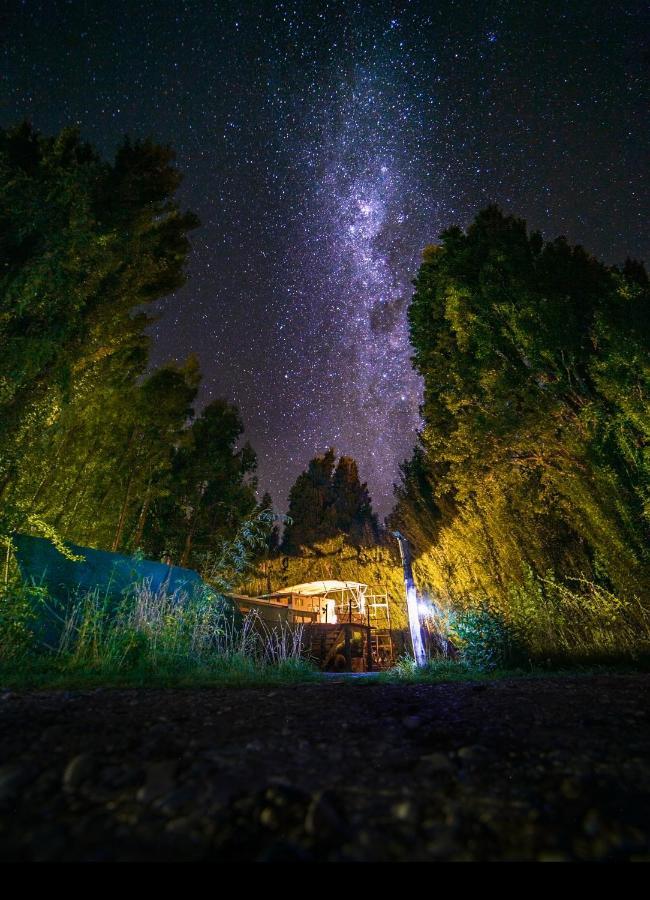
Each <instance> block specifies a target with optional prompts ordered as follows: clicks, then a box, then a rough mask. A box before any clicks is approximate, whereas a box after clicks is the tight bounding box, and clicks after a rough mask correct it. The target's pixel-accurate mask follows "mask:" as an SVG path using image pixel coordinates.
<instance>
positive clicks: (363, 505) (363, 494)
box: [282, 448, 378, 553]
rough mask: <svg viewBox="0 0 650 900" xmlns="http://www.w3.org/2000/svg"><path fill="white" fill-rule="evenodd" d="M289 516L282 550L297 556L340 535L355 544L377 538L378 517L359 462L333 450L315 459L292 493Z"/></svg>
mask: <svg viewBox="0 0 650 900" xmlns="http://www.w3.org/2000/svg"><path fill="white" fill-rule="evenodd" d="M288 516H289V518H290V520H291V523H290V524H288V525H287V526H286V528H285V532H284V539H283V542H282V548H283V550H284V551H285V552H287V553H297V552H299V550H300V548H301V547H306V546H311V545H313V544H316V543H318V542H319V541H322V540H326V539H327V538H330V537H333V536H335V535H337V534H344V535H346V536H347V537H349V538H350V540H351V542H352V543H354V544H368V543H372V542H373V540H375V539H376V537H377V528H378V526H377V516H376V515H375V514H374V513H373V511H372V502H371V499H370V494H369V492H368V486H367V484H365V482H364V483H363V484H362V483H361V481H360V479H359V470H358V468H357V464H356V462H355V461H354V460H353V459H352V458H351V457H349V456H341V457H340V458H339V460H338V463H337V462H336V452H335V451H334V450H333V449H332V448H330V449H329V450H327V451H326V452H325V453H323V454H321V455H319V456H316V457H314V459H312V460H311V461H310V463H309V465H308V467H307V470H306V471H305V472H303V473H302V474H301V475H299V476H298V478H297V479H296V481H295V483H294V485H293V487H292V488H291V491H290V492H289V510H288Z"/></svg>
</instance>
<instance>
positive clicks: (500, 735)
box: [0, 675, 650, 861]
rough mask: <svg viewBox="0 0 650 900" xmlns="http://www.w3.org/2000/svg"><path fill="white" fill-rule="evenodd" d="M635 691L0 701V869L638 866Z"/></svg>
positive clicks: (83, 695) (641, 843)
mask: <svg viewBox="0 0 650 900" xmlns="http://www.w3.org/2000/svg"><path fill="white" fill-rule="evenodd" d="M649 688H650V675H631V676H629V675H607V676H592V677H586V676H585V677H576V678H544V679H517V680H515V679H513V680H506V681H498V682H489V683H485V682H480V683H478V682H477V683H450V684H439V685H408V684H376V683H375V684H372V683H360V682H347V681H339V680H337V679H330V680H329V681H328V682H326V683H323V684H320V683H318V684H306V685H301V686H286V687H274V688H268V689H265V688H225V687H224V688H210V689H205V690H196V689H195V690H94V691H68V692H61V691H48V692H37V693H34V692H31V693H21V692H12V691H4V692H2V693H0V858H1V859H3V860H5V861H6V860H42V861H47V860H69V861H81V860H84V861H85V860H97V861H104V860H151V861H169V860H206V859H207V860H214V861H243V860H256V861H320V860H332V861H384V860H404V861H412V860H502V859H506V860H522V859H523V860H630V859H645V860H648V859H650V847H649V844H650V840H649V829H648V812H649V808H650V805H649V803H648V800H649V798H650V764H649V762H648V760H647V752H648V746H649V745H650V742H649V737H650V722H649V720H650V704H649V703H648V695H649Z"/></svg>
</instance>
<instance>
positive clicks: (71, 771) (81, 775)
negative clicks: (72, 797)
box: [63, 753, 95, 791]
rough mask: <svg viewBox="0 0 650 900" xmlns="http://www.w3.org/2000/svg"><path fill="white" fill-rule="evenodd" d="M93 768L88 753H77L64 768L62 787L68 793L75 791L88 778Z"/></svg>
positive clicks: (93, 764) (91, 759) (92, 761)
mask: <svg viewBox="0 0 650 900" xmlns="http://www.w3.org/2000/svg"><path fill="white" fill-rule="evenodd" d="M94 768H95V762H94V760H93V758H92V756H91V755H90V754H89V753H79V754H78V755H77V756H75V757H73V758H72V759H71V760H70V762H69V763H68V765H67V766H66V767H65V771H64V773H63V787H64V788H65V789H66V790H68V791H74V790H76V789H77V788H78V787H79V785H80V784H81V783H82V782H84V781H87V780H88V779H89V778H90V776H91V775H92V774H93V771H94Z"/></svg>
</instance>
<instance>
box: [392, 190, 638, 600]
mask: <svg viewBox="0 0 650 900" xmlns="http://www.w3.org/2000/svg"><path fill="white" fill-rule="evenodd" d="M409 323H410V334H411V341H412V345H413V348H414V355H413V362H414V365H415V367H416V369H417V371H418V372H419V373H420V374H421V375H422V377H423V379H424V403H423V407H422V413H423V419H424V428H423V430H422V433H421V436H420V441H419V444H418V447H417V449H416V451H415V454H414V456H413V458H412V459H411V460H410V461H409V462H407V463H406V464H405V465H404V466H403V472H402V474H403V477H402V482H401V484H400V485H399V486H398V488H397V499H398V503H397V508H396V511H395V513H394V516H393V524H396V525H398V526H399V527H400V528H402V529H403V530H405V531H406V533H407V534H408V535H409V536H410V537H411V540H412V541H413V543H414V544H415V545H416V547H417V548H418V550H419V552H420V553H421V554H423V555H424V556H427V555H428V559H429V563H430V566H431V573H432V574H431V578H432V579H433V580H434V581H435V582H436V588H437V589H438V590H439V591H446V592H451V593H452V594H454V595H456V596H462V595H465V596H467V595H469V594H471V593H472V592H473V591H481V592H483V593H484V594H485V593H487V594H488V595H490V596H498V595H503V594H504V593H505V592H506V591H507V586H508V584H509V583H512V582H513V581H514V582H516V581H517V580H518V579H519V580H521V579H522V578H523V577H524V576H525V573H526V572H530V571H533V572H535V573H537V574H539V575H540V576H543V575H544V574H545V573H548V572H549V571H551V572H554V573H556V574H560V575H572V576H587V577H591V578H595V579H599V580H600V583H602V584H604V585H605V586H607V587H611V588H613V589H614V590H616V591H618V592H621V593H623V594H624V595H627V596H630V595H637V596H639V595H641V593H643V592H647V589H648V587H649V586H650V572H649V569H648V564H649V558H648V547H649V546H650V542H649V541H648V537H649V525H650V521H649V519H650V505H649V503H648V497H649V493H648V489H649V485H650V478H649V475H650V453H649V448H648V437H649V433H650V428H649V425H650V420H649V419H648V409H649V408H650V405H649V400H650V359H649V357H648V354H647V348H648V346H649V345H650V341H649V338H650V304H649V292H648V280H647V277H646V275H645V271H644V270H643V268H642V267H641V266H640V265H639V264H636V263H633V262H628V263H626V265H625V266H624V267H623V268H622V269H618V268H613V267H607V266H605V265H603V264H602V263H600V262H598V261H597V260H596V259H594V258H593V257H591V256H590V255H589V254H588V253H587V252H586V251H585V250H583V249H582V248H581V247H579V246H571V245H570V244H569V243H568V242H567V241H566V240H565V239H564V238H558V239H557V240H554V241H550V242H545V241H544V240H543V239H542V237H541V236H540V235H539V234H538V233H529V232H528V231H527V228H526V224H525V222H523V221H522V220H520V219H516V218H512V217H509V216H506V215H504V214H503V213H502V212H501V211H500V210H499V209H498V208H497V207H488V208H487V209H485V210H484V211H482V212H481V213H480V214H479V215H478V216H477V218H476V220H475V221H474V223H473V224H472V225H471V226H470V227H469V228H468V229H467V231H466V232H463V231H461V230H460V229H459V228H451V229H449V230H447V231H446V232H444V233H443V235H442V236H441V243H440V244H439V245H437V246H432V247H429V248H428V249H427V250H426V251H425V254H424V259H423V262H422V265H421V267H420V270H419V272H418V276H417V279H416V281H415V293H414V296H413V300H412V303H411V305H410V309H409Z"/></svg>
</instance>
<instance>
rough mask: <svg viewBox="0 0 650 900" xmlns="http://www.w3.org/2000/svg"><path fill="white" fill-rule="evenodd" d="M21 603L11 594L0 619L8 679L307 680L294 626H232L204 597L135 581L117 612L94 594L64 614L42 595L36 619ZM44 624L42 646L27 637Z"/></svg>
mask: <svg viewBox="0 0 650 900" xmlns="http://www.w3.org/2000/svg"><path fill="white" fill-rule="evenodd" d="M32 590H33V589H32ZM21 591H22V596H21ZM24 595H25V589H21V588H18V589H17V590H16V591H15V593H14V597H13V608H14V610H15V614H14V616H13V617H11V616H8V615H7V616H6V617H5V619H6V621H4V625H3V622H2V620H0V664H1V663H2V662H3V661H4V662H5V664H8V663H11V666H12V668H13V669H14V670H15V671H16V672H18V671H19V670H24V669H25V668H26V667H27V668H29V667H30V666H31V667H32V668H34V667H36V669H39V670H40V669H43V667H45V668H47V667H48V666H49V667H50V668H51V669H52V670H53V671H55V672H56V673H57V677H58V678H59V680H60V678H61V677H62V676H63V675H64V673H66V672H67V673H68V674H69V675H70V676H71V678H72V680H73V681H74V680H78V678H79V677H82V679H83V678H85V679H88V678H90V679H91V680H92V679H96V680H97V681H99V682H101V681H102V680H105V681H107V682H116V681H117V682H119V681H122V680H125V679H126V680H127V681H128V680H132V679H133V678H134V677H137V678H138V679H139V680H143V681H149V682H151V681H153V682H155V681H156V680H159V679H160V678H162V679H163V680H166V681H172V682H173V681H174V680H178V679H180V680H183V679H185V680H188V679H189V680H190V681H191V680H192V679H195V680H196V679H198V680H199V681H200V680H204V681H207V682H209V681H212V680H215V679H216V680H236V681H247V680H248V681H257V680H259V681H262V682H265V681H269V680H271V681H273V680H292V679H299V678H305V677H309V676H310V674H311V673H312V671H313V669H312V666H311V665H310V664H309V662H308V661H307V660H306V659H305V658H304V656H303V651H302V637H303V626H302V625H297V626H289V625H287V624H286V623H278V624H277V625H275V626H271V625H270V624H269V623H267V622H264V620H262V619H261V618H260V616H259V615H258V614H257V613H256V612H252V613H249V614H248V615H246V616H241V615H240V614H238V612H237V611H236V610H235V609H234V608H233V607H232V605H231V604H230V603H229V602H228V601H227V600H226V599H225V598H224V597H222V596H219V595H218V594H216V593H215V592H214V591H211V590H209V589H208V590H206V589H204V588H202V589H200V590H195V591H191V592H187V591H183V590H177V591H175V592H174V593H172V594H168V593H165V592H164V591H163V592H156V591H153V590H152V589H151V586H150V584H149V583H148V582H146V581H143V582H140V583H138V584H135V585H133V587H132V588H131V590H129V591H128V592H127V593H126V594H125V595H124V596H123V597H122V598H121V599H120V600H119V602H117V603H116V602H115V601H114V600H113V599H112V598H111V597H110V596H108V595H107V594H102V593H101V592H100V591H99V590H93V591H88V592H85V593H79V594H77V595H74V596H72V597H71V598H70V599H69V601H68V602H67V603H66V604H57V603H55V602H54V601H53V600H52V599H51V598H48V597H47V596H46V595H43V594H41V595H40V596H37V597H36V600H37V603H38V604H39V605H40V606H41V615H37V616H36V617H34V615H33V606H34V600H35V598H34V594H33V593H32V595H31V596H30V597H29V598H27V601H26V599H25V596H24ZM30 610H31V616H30V619H29V621H28V622H25V623H22V624H21V623H20V622H19V620H20V617H21V615H23V614H26V615H28V616H29V615H30ZM43 618H45V619H47V620H48V621H49V626H48V629H47V630H48V632H49V633H51V632H55V633H56V635H57V639H56V641H55V642H52V641H51V640H50V642H49V644H47V645H46V644H44V643H43V642H42V641H41V642H39V640H38V633H39V632H38V628H36V629H35V630H34V627H33V626H34V621H35V620H38V619H41V620H42V619H43ZM28 633H31V634H32V640H31V643H28V642H26V634H28ZM19 647H20V653H19V652H18V650H19ZM5 671H6V669H5ZM3 677H4V679H5V681H6V675H5V674H4V673H3Z"/></svg>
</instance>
